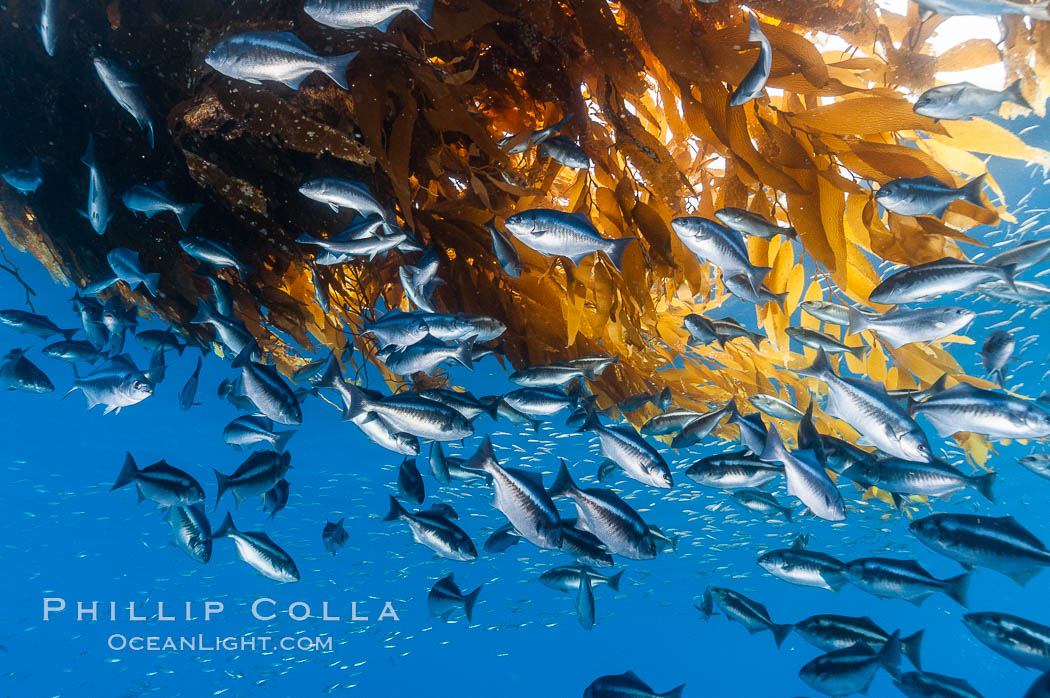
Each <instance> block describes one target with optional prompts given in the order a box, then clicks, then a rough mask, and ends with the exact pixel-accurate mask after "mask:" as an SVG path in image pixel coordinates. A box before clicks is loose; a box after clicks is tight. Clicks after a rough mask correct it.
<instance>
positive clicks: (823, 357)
mask: <svg viewBox="0 0 1050 698" xmlns="http://www.w3.org/2000/svg"><path fill="white" fill-rule="evenodd" d="M799 374H800V375H803V376H809V377H810V378H817V379H820V380H824V378H825V377H827V376H829V375H834V374H835V371H833V370H832V368H831V362H830V361H828V355H827V354H826V353H825V352H824V350H823V349H817V357H816V358H815V359H813V363H812V364H810V365H809V366H807V367H806V368H803V369H800V370H799Z"/></svg>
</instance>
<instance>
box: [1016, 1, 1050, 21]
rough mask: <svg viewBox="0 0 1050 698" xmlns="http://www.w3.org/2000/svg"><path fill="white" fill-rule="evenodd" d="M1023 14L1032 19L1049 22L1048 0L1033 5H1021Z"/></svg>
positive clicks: (1049, 9)
mask: <svg viewBox="0 0 1050 698" xmlns="http://www.w3.org/2000/svg"><path fill="white" fill-rule="evenodd" d="M1022 7H1023V8H1024V10H1023V11H1024V13H1025V14H1026V15H1028V16H1029V17H1031V18H1032V19H1041V20H1043V21H1047V20H1050V0H1043V2H1037V3H1035V4H1034V5H1022Z"/></svg>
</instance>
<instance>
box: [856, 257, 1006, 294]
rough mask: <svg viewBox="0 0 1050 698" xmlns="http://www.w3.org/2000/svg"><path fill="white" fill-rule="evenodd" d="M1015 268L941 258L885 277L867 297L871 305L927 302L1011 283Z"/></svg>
mask: <svg viewBox="0 0 1050 698" xmlns="http://www.w3.org/2000/svg"><path fill="white" fill-rule="evenodd" d="M1013 278H1014V267H1012V266H1010V265H1007V266H1005V267H995V266H991V265H988V264H975V263H973V262H967V261H966V260H962V259H953V258H951V257H944V258H942V259H938V260H936V261H933V262H927V263H926V264H917V265H916V266H914V267H907V268H906V269H902V270H900V271H898V272H895V273H893V274H891V275H890V276H888V277H886V278H885V279H884V280H883V281H882V283H880V284H879V285H878V286H876V287H875V288H874V289H873V290H872V291H871V293H870V294H869V295H868V300H870V301H871V302H872V303H884V304H886V305H895V304H900V303H914V302H916V301H925V300H930V299H931V298H936V297H938V296H942V295H944V294H945V293H958V292H960V291H969V290H971V289H972V288H973V287H974V286H976V285H977V284H982V283H987V282H989V281H997V280H998V281H1004V282H1006V284H1007V285H1009V284H1011V283H1012V282H1013Z"/></svg>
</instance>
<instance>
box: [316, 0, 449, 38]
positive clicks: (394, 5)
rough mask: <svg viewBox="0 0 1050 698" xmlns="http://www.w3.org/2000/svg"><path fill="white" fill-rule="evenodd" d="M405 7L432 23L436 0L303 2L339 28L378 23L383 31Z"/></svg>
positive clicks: (323, 20) (319, 18) (319, 19)
mask: <svg viewBox="0 0 1050 698" xmlns="http://www.w3.org/2000/svg"><path fill="white" fill-rule="evenodd" d="M406 11H407V12H411V13H412V14H414V15H415V16H416V17H418V18H419V21H420V22H422V23H423V24H425V25H427V26H428V27H431V24H430V18H431V17H432V16H433V14H434V0H306V3H305V4H304V5H303V12H305V13H306V14H307V15H309V16H310V17H312V18H313V19H314V21H316V22H320V23H321V24H323V25H325V26H328V27H335V28H336V29H361V28H363V27H375V28H376V29H378V30H379V31H381V32H385V31H386V30H387V29H388V28H389V27H390V23H391V22H393V21H394V20H395V19H396V18H397V17H398V16H399V15H400V14H401V13H402V12H406ZM431 28H433V27H431Z"/></svg>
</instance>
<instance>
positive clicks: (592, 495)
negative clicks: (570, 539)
mask: <svg viewBox="0 0 1050 698" xmlns="http://www.w3.org/2000/svg"><path fill="white" fill-rule="evenodd" d="M550 495H551V497H552V498H555V499H556V498H558V497H568V498H569V499H571V500H572V502H573V504H575V505H576V511H577V513H578V514H579V519H580V523H582V524H583V525H584V527H585V528H586V530H587V531H589V532H590V533H592V534H594V536H595V537H596V538H598V540H600V541H601V542H602V544H603V545H605V547H606V548H608V549H609V552H611V553H612V554H614V555H621V556H623V557H626V558H628V559H631V560H651V559H653V558H654V557H656V543H655V542H654V541H653V537H652V535H651V534H650V533H649V527H648V526H647V525H646V523H645V521H643V520H642V517H641V516H640V515H639V514H638V512H637V511H635V510H634V508H632V507H631V506H630V505H629V504H627V502H625V501H623V499H621V498H620V497H619V496H618V495H617V494H616V493H615V492H613V491H612V490H606V489H602V488H600V487H592V488H587V489H581V488H579V487H577V486H576V483H575V482H573V480H572V476H571V475H569V470H568V468H566V467H565V459H562V461H561V467H560V468H559V469H558V475H557V477H555V479H554V483H553V484H552V485H551V488H550Z"/></svg>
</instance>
